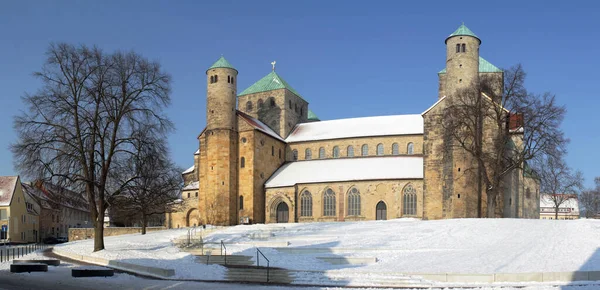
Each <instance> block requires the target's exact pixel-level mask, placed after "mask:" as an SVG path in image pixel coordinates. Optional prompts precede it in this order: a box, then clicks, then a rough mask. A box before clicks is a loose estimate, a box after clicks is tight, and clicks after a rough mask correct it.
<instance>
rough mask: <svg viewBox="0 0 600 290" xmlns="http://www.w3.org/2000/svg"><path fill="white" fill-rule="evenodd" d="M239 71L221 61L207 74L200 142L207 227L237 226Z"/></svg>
mask: <svg viewBox="0 0 600 290" xmlns="http://www.w3.org/2000/svg"><path fill="white" fill-rule="evenodd" d="M237 74H238V71H237V70H236V69H235V68H234V67H233V66H232V65H231V64H230V63H229V62H228V61H227V60H226V59H225V58H224V57H221V58H219V60H217V62H215V63H214V64H213V65H212V66H211V67H210V68H208V70H207V71H206V82H207V89H206V129H205V130H204V131H203V132H202V134H201V135H200V136H199V137H198V138H199V141H200V162H199V163H200V173H199V174H200V178H199V181H200V185H199V191H200V197H199V209H200V214H201V215H202V217H203V220H204V221H203V222H204V223H209V224H214V225H234V224H236V223H237V211H236V209H237V203H236V196H237V139H238V138H237V135H238V133H237V124H236V120H237V119H236V94H237V88H236V87H237V86H236V84H237Z"/></svg>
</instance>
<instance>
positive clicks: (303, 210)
mask: <svg viewBox="0 0 600 290" xmlns="http://www.w3.org/2000/svg"><path fill="white" fill-rule="evenodd" d="M300 216H312V194H310V192H309V191H308V190H305V191H304V192H302V194H301V195H300Z"/></svg>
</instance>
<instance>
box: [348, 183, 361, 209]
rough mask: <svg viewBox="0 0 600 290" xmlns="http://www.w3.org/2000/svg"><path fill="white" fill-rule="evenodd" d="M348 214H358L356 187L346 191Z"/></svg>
mask: <svg viewBox="0 0 600 290" xmlns="http://www.w3.org/2000/svg"><path fill="white" fill-rule="evenodd" d="M348 215H355V216H356V215H360V192H359V191H358V189H356V187H353V188H352V189H351V190H350V192H349V193H348Z"/></svg>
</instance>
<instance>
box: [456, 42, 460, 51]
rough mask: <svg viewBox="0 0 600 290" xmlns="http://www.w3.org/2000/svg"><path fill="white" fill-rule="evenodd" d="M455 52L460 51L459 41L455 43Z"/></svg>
mask: <svg viewBox="0 0 600 290" xmlns="http://www.w3.org/2000/svg"><path fill="white" fill-rule="evenodd" d="M456 52H460V43H457V44H456Z"/></svg>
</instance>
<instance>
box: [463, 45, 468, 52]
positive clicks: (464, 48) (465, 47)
mask: <svg viewBox="0 0 600 290" xmlns="http://www.w3.org/2000/svg"><path fill="white" fill-rule="evenodd" d="M466 51H467V45H466V44H464V43H463V44H462V52H466Z"/></svg>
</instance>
